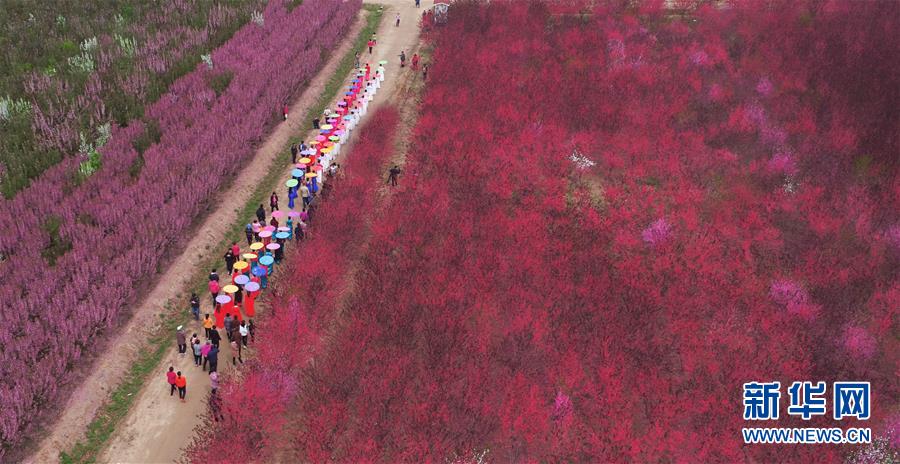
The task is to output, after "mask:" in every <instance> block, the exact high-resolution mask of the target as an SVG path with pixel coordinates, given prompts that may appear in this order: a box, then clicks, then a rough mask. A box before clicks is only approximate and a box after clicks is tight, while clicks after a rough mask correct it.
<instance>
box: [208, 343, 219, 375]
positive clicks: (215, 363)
mask: <svg viewBox="0 0 900 464" xmlns="http://www.w3.org/2000/svg"><path fill="white" fill-rule="evenodd" d="M206 359H208V360H209V371H210V372H216V371H217V370H219V345H213V347H212V348H210V349H209V353H208V354H207V355H206Z"/></svg>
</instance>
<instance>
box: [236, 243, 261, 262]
mask: <svg viewBox="0 0 900 464" xmlns="http://www.w3.org/2000/svg"><path fill="white" fill-rule="evenodd" d="M260 245H262V243H260ZM241 257H242V258H244V259H246V260H247V261H250V260H253V259H256V253H244V254H243V255H241Z"/></svg>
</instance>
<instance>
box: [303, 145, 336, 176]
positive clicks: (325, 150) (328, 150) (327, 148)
mask: <svg viewBox="0 0 900 464" xmlns="http://www.w3.org/2000/svg"><path fill="white" fill-rule="evenodd" d="M332 151H334V148H331V147H325V148H323V149H322V153H325V154H326V155H327V154H328V153H331V152H332ZM306 177H309V174H307V175H306Z"/></svg>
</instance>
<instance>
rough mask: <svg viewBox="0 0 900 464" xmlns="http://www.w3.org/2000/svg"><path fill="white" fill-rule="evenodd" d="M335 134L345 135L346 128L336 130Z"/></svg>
mask: <svg viewBox="0 0 900 464" xmlns="http://www.w3.org/2000/svg"><path fill="white" fill-rule="evenodd" d="M334 135H344V130H343V129H338V130H336V131H334Z"/></svg>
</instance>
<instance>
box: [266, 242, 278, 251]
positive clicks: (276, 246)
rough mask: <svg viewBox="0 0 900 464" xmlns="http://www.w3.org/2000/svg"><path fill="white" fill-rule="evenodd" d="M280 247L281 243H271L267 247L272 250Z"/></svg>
mask: <svg viewBox="0 0 900 464" xmlns="http://www.w3.org/2000/svg"><path fill="white" fill-rule="evenodd" d="M279 248H281V245H279V244H277V243H270V244H268V245H266V249H267V250H270V251H275V250H277V249H279Z"/></svg>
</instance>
